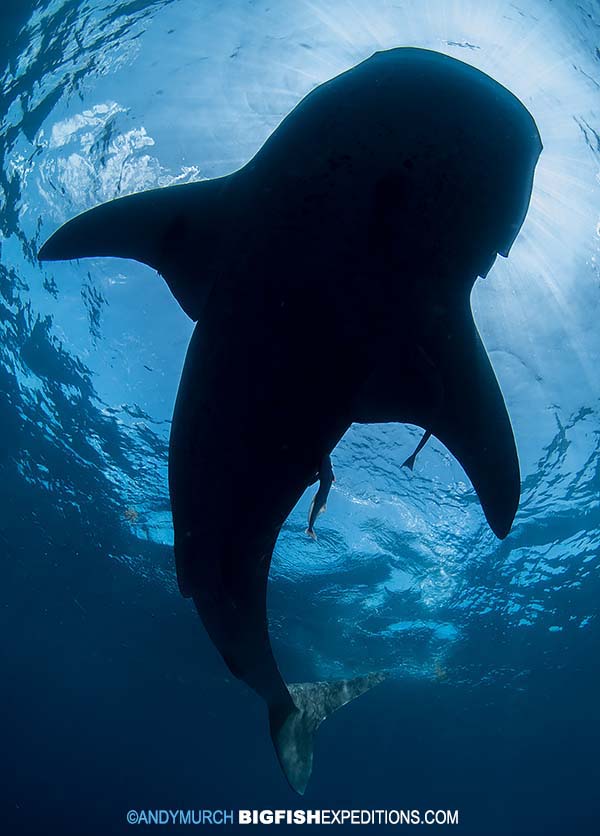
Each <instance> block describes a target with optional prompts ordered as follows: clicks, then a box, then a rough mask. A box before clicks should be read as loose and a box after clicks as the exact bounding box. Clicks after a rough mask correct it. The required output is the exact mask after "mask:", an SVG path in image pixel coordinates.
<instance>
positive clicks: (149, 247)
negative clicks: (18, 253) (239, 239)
mask: <svg viewBox="0 0 600 836" xmlns="http://www.w3.org/2000/svg"><path fill="white" fill-rule="evenodd" d="M226 180H227V178H220V179H218V180H205V181H200V182H197V183H189V184H185V185H180V186H169V187H167V188H162V189H153V190H151V191H146V192H140V193H139V194H133V195H129V196H128V197H120V198H117V199H116V200H111V201H109V202H108V203H103V204H101V205H100V206H96V207H95V208H94V209H89V210H88V211H87V212H83V214H81V215H78V216H77V217H75V218H73V219H72V220H70V221H67V223H65V224H63V226H61V227H60V229H58V230H57V231H56V232H55V233H54V234H53V235H52V236H51V237H50V238H49V239H48V240H47V241H46V243H45V244H44V245H43V246H42V248H41V249H40V251H39V253H38V258H39V259H40V261H65V260H71V259H76V258H90V257H95V256H116V257H118V258H131V259H135V260H136V261H141V262H143V263H144V264H148V265H149V266H150V267H153V268H154V269H155V270H158V272H159V273H161V275H163V276H164V278H165V280H166V282H167V284H168V285H169V288H170V290H171V292H172V293H173V295H174V296H175V298H176V299H177V301H178V302H179V304H180V305H181V307H182V308H183V310H184V311H185V312H186V313H187V314H188V316H189V317H190V318H191V319H194V320H196V319H198V317H199V316H200V314H201V312H202V308H203V305H204V303H205V301H206V298H207V297H208V294H209V292H210V288H211V287H212V281H213V276H214V270H213V269H211V267H212V263H213V261H214V260H215V259H216V257H217V253H218V242H219V238H220V228H221V226H222V225H223V224H222V220H223V217H222V216H223V208H222V206H223V201H222V200H221V192H222V190H223V186H224V181H226ZM200 265H201V266H200Z"/></svg>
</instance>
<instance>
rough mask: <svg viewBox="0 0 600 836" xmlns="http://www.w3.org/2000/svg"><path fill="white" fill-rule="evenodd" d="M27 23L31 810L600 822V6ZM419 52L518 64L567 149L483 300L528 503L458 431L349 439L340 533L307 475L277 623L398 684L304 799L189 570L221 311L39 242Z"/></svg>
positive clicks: (16, 259) (8, 266)
mask: <svg viewBox="0 0 600 836" xmlns="http://www.w3.org/2000/svg"><path fill="white" fill-rule="evenodd" d="M0 24H2V38H1V39H0V41H1V43H0V55H1V57H2V64H1V66H0V72H1V73H2V77H1V86H2V95H3V98H2V99H0V118H1V123H0V155H1V157H2V160H1V166H0V224H1V228H0V236H1V237H0V243H1V253H0V332H1V334H2V339H1V341H0V352H1V363H0V431H1V434H0V468H1V473H0V553H1V556H2V580H1V583H0V635H1V636H2V642H1V653H2V656H1V662H2V687H1V688H0V712H1V716H2V727H3V732H2V752H3V757H2V759H1V767H0V770H1V772H0V802H1V804H0V829H1V832H2V833H7V834H21V833H57V834H83V833H85V834H92V835H93V836H95V834H108V833H121V832H124V833H131V832H132V827H131V826H128V825H127V824H126V821H125V816H126V813H127V811H128V810H130V809H144V808H146V809H147V808H151V809H155V808H169V807H170V808H178V807H181V808H184V809H188V808H195V809H198V808H213V809H214V808H219V807H225V808H228V809H237V808H240V807H241V808H245V807H251V808H261V807H264V808H274V807H284V808H290V807H291V808H293V807H309V808H319V807H321V808H323V807H324V808H335V807H356V808H372V807H375V808H387V809H390V808H401V809H417V808H420V809H422V810H425V809H428V808H431V809H438V808H439V809H451V810H454V809H459V811H460V825H459V826H458V827H453V828H448V830H450V831H452V832H455V833H468V834H490V836H496V834H538V833H539V834H542V833H543V834H549V836H554V834H556V835H557V836H558V834H560V836H564V835H565V834H569V836H580V834H581V836H583V835H584V834H593V833H595V832H597V830H598V827H599V822H600V791H599V789H598V788H599V786H600V769H599V768H598V762H597V761H598V755H599V752H600V721H599V710H598V706H599V700H598V692H599V688H600V667H599V661H598V656H599V652H598V649H599V641H600V620H599V618H598V613H599V601H600V573H599V569H600V555H599V551H600V549H599V546H600V533H599V525H600V506H599V496H598V488H599V469H600V441H599V438H600V426H599V422H598V414H599V405H600V404H599V399H600V381H599V376H598V365H599V363H600V335H599V331H598V321H599V314H600V310H599V308H600V305H599V289H600V269H599V267H600V261H599V258H600V180H599V171H600V110H599V108H598V101H599V96H598V94H599V90H600V52H598V47H597V44H598V32H599V31H600V9H599V7H598V4H597V3H596V2H593V0H581V2H579V3H578V4H575V3H572V2H570V0H555V2H550V0H530V2H527V0H523V2H518V0H517V2H514V3H512V2H505V0H494V2H485V3H482V2H478V0H456V1H455V2H453V3H450V2H446V0H429V1H428V2H424V1H423V0H406V2H402V1H401V0H398V2H397V3H396V4H393V3H391V2H385V1H384V0H353V2H352V0H328V2H326V0H311V2H309V0H271V2H269V0H249V2H242V0H221V2H215V0H171V1H170V2H169V1H168V0H154V2H150V0H130V2H120V3H119V2H112V3H109V2H108V0H104V2H100V0H51V1H50V2H47V1H46V0H44V2H40V3H37V4H35V3H30V4H28V3H27V2H22V3H7V4H5V5H3V7H2V10H0ZM398 45H416V46H423V47H428V48H432V49H437V50H439V51H442V52H446V53H448V54H450V55H453V56H455V57H458V58H461V59H462V60H465V61H468V62H470V63H473V64H474V65H476V66H478V67H480V68H481V69H483V70H484V71H486V72H488V73H489V74H491V75H492V76H494V77H495V78H496V79H497V80H498V81H500V82H501V83H503V84H505V85H506V86H508V87H509V88H510V89H511V90H512V91H513V92H514V93H516V94H517V95H518V96H519V97H520V98H521V99H522V100H523V102H524V103H525V104H526V106H527V107H528V108H529V109H530V110H531V112H532V114H533V115H534V117H535V118H536V121H537V123H538V125H539V128H540V132H541V135H542V137H543V140H544V146H545V147H544V152H543V155H542V158H541V160H540V163H539V166H538V171H537V174H536V181H535V187H534V195H533V200H532V205H531V209H530V213H529V216H528V218H527V220H526V223H525V226H524V227H523V230H522V233H521V235H520V237H519V239H518V241H517V243H516V244H515V246H514V248H513V251H512V253H511V257H510V259H509V260H508V261H504V260H502V259H499V260H498V262H497V264H496V266H495V267H494V269H493V270H492V272H491V273H490V275H489V277H488V278H487V279H486V280H485V281H480V282H478V283H477V285H476V288H475V291H474V295H473V307H474V311H475V315H476V319H477V322H478V325H479V327H480V330H481V332H482V335H483V338H484V341H485V344H486V346H487V348H488V350H489V352H490V355H491V357H492V361H493V363H494V367H495V369H496V372H497V374H498V377H499V379H500V383H501V385H502V389H503V391H504V393H505V397H506V401H507V405H508V408H509V411H510V414H511V417H512V420H513V424H514V429H515V434H516V437H517V443H518V446H519V452H520V457H521V464H522V471H523V498H522V502H521V507H520V510H519V513H518V515H517V518H516V521H515V526H514V528H513V531H512V533H511V535H510V536H509V537H508V539H507V540H506V541H504V542H502V543H500V542H499V541H497V540H496V539H495V538H494V536H493V535H492V534H491V532H490V531H489V529H488V528H487V527H486V524H485V521H484V518H483V515H482V512H481V510H480V508H479V505H478V503H477V501H476V497H475V495H474V492H473V491H472V489H471V488H470V486H469V484H468V483H467V481H466V479H465V476H464V474H463V473H462V471H461V469H460V467H459V466H458V464H456V462H454V461H453V460H452V459H451V457H450V456H449V454H448V453H447V452H446V451H445V450H444V449H443V447H442V446H441V445H439V444H437V443H435V442H434V443H431V444H429V445H428V446H427V448H426V449H425V450H424V451H423V453H422V454H421V456H420V457H419V460H418V462H417V466H416V469H415V473H414V474H410V473H409V472H408V471H406V470H405V469H402V468H401V463H402V461H403V460H404V458H405V457H406V456H407V455H408V453H409V452H410V451H411V450H412V446H413V445H414V443H415V441H416V439H417V438H418V435H419V433H418V431H417V430H416V429H415V428H412V427H402V426H393V425H387V426H369V427H358V426H357V427H352V428H351V430H350V431H349V432H348V434H347V435H346V437H345V438H344V439H343V441H342V442H341V444H340V446H339V447H338V449H337V450H336V452H335V454H334V466H335V470H336V476H337V482H336V484H335V486H334V488H333V491H332V494H331V497H330V501H329V506H328V512H327V514H326V515H325V516H324V517H321V518H320V519H319V524H318V533H319V540H318V542H317V543H313V542H311V541H309V540H308V538H305V537H304V535H303V530H304V526H305V519H306V513H307V508H308V504H309V501H310V495H309V494H308V493H307V495H306V496H305V497H303V499H302V500H301V502H300V503H299V505H298V507H297V508H296V509H295V510H294V512H293V513H292V515H291V517H290V519H289V520H288V523H287V524H286V526H285V529H284V531H283V533H282V535H281V538H280V540H279V543H278V545H277V549H276V553H275V557H274V561H273V568H272V571H271V583H270V602H269V615H270V621H271V633H272V637H273V643H274V647H275V652H276V655H277V658H278V660H279V662H280V665H281V668H282V671H283V673H284V675H285V677H286V679H287V680H288V681H302V680H314V679H323V678H328V677H337V676H351V675H356V674H359V673H364V672H366V671H369V670H374V669H375V670H377V669H381V670H383V669H385V670H389V671H391V676H390V679H389V680H388V681H387V682H386V683H385V684H384V685H382V686H380V687H379V688H378V689H376V690H374V691H373V692H371V693H370V694H369V695H368V696H365V697H363V698H362V699H361V700H358V701H357V702H356V703H355V704H353V705H352V706H350V707H347V708H345V709H344V710H343V711H340V712H339V713H338V714H336V715H334V717H332V718H331V719H330V720H328V721H327V723H326V724H324V726H323V727H322V728H321V730H320V731H319V736H318V741H317V749H316V759H315V769H314V774H313V778H312V781H311V784H310V786H309V789H308V792H307V795H306V797H305V798H304V799H299V798H297V797H296V796H294V795H293V794H292V793H291V792H290V791H289V790H288V788H287V786H286V784H285V781H284V779H283V778H282V776H281V773H280V771H279V768H278V766H277V763H276V760H275V757H274V755H273V753H272V751H271V744H270V741H269V738H268V732H267V724H266V717H265V716H264V708H263V706H262V704H260V703H259V701H258V700H257V699H256V698H255V697H254V695H253V694H251V693H250V692H248V691H247V690H245V688H244V686H243V685H241V684H240V683H239V682H237V681H235V680H232V679H231V677H230V676H229V674H228V673H227V672H226V669H225V667H224V665H223V663H222V662H221V660H220V658H219V657H218V655H217V653H216V651H215V650H214V648H213V647H212V646H211V644H210V642H209V641H208V639H207V638H206V636H205V635H204V632H203V630H202V628H201V626H200V623H199V621H198V619H197V617H196V616H195V614H194V612H193V611H192V609H191V607H190V605H189V602H186V601H184V600H183V599H181V598H180V596H179V594H178V592H177V588H176V583H175V575H174V568H173V561H172V531H171V523H170V511H169V501H168V493H167V483H166V450H167V441H168V433H169V421H170V416H171V411H172V407H173V402H174V397H175V393H176V388H177V382H178V378H179V372H180V370H181V366H182V363H183V357H184V352H185V348H186V345H187V340H188V337H189V335H190V333H191V324H190V322H189V321H188V320H187V319H186V317H185V315H184V314H183V313H182V312H181V311H180V310H179V308H178V306H177V304H176V302H175V301H174V300H173V299H171V297H170V295H169V293H168V290H167V289H166V286H163V284H162V282H161V280H160V279H159V278H157V276H156V275H155V274H154V273H153V272H152V271H151V270H149V269H148V268H144V267H142V266H140V265H138V264H135V263H133V262H124V261H117V260H97V261H96V260H91V261H85V262H80V263H73V264H56V265H51V266H45V267H43V268H42V267H40V266H39V264H38V263H37V261H36V259H35V253H36V251H37V249H38V247H39V245H40V244H41V243H42V242H43V241H44V240H45V238H46V237H47V236H48V235H49V234H50V233H51V232H53V231H54V229H56V227H57V226H58V225H59V224H60V223H62V222H63V221H65V220H67V219H68V218H70V217H72V216H73V215H74V214H76V213H78V212H80V211H82V210H83V209H85V208H88V207H90V206H93V205H95V204H96V203H99V202H101V201H104V200H107V199H110V198H112V197H115V196H117V195H122V194H126V193H129V192H133V191H138V190H140V189H144V188H149V187H153V186H156V185H166V184H170V183H174V182H185V181H186V180H193V179H198V178H201V177H214V176H218V175H221V174H226V173H228V172H230V171H233V170H235V169H236V168H238V167H239V166H240V165H242V164H243V163H244V162H246V161H247V160H248V159H249V158H250V157H251V156H252V154H253V153H254V152H255V151H256V150H257V149H258V147H260V145H261V143H262V142H263V141H264V140H265V138H266V137H267V136H268V135H269V134H270V132H271V131H272V130H273V129H274V128H275V127H276V125H277V124H278V123H279V121H280V120H281V119H282V118H283V116H284V115H285V114H286V113H287V112H289V110H290V109H291V108H292V107H293V106H294V105H295V104H296V103H297V102H298V101H299V99H300V98H301V97H302V96H303V95H304V94H305V93H306V92H308V91H309V90H310V89H312V88H313V87H314V86H315V85H317V84H319V83H321V82H322V81H324V80H326V79H328V78H330V77H332V76H334V75H336V74H337V73H339V72H341V71H342V70H344V69H346V68H348V67H350V66H352V65H353V64H356V63H357V62H358V61H360V60H362V59H363V58H365V57H367V56H368V55H370V54H371V53H372V52H373V51H375V50H377V49H383V48H387V47H392V46H398ZM310 339H311V335H310V333H307V340H310ZM163 829H167V830H169V829H170V828H168V827H164V828H163ZM172 829H175V828H172ZM443 829H444V828H442V830H443ZM365 830H366V831H368V830H369V828H363V831H365ZM434 830H435V828H434ZM133 831H135V828H133ZM181 831H182V832H188V831H189V828H183V827H182V828H181ZM359 832H360V831H359Z"/></svg>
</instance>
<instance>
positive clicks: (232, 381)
mask: <svg viewBox="0 0 600 836" xmlns="http://www.w3.org/2000/svg"><path fill="white" fill-rule="evenodd" d="M541 149H542V144H541V141H540V137H539V133H538V130H537V128H536V125H535V122H534V120H533V118H532V117H531V115H530V114H529V113H528V111H527V110H526V109H525V107H524V106H523V104H521V102H520V101H519V100H518V99H516V98H515V97H514V96H513V95H512V94H511V93H510V92H509V91H508V90H506V89H505V88H503V87H502V86H500V85H499V84H498V83H497V82H495V81H494V80H492V79H491V78H489V77H488V76H486V75H484V74H483V73H482V72H480V71H478V70H476V69H474V68H473V67H471V66H468V65H466V64H464V63H462V62H459V61H456V60H454V59H452V58H449V57H447V56H444V55H441V54H438V53H435V52H431V51H427V50H421V49H413V48H398V49H392V50H389V51H386V52H379V53H376V54H375V55H373V56H372V57H371V58H369V59H368V60H366V61H364V62H363V63H361V64H359V65H358V66H356V67H354V68H353V69H350V70H349V71H348V72H345V73H342V74H341V75H339V76H338V77H336V78H334V79H333V80H331V81H329V82H327V83H325V84H322V85H321V86H319V87H317V88H316V89H314V90H313V91H312V92H311V93H309V94H308V95H307V96H306V97H305V98H304V99H303V100H302V101H301V102H300V103H299V104H298V106H297V107H296V108H295V109H294V110H293V111H292V112H291V113H290V114H289V115H288V116H287V117H286V118H285V119H284V120H283V122H282V123H281V124H280V125H279V127H278V128H277V129H276V130H275V131H274V133H273V134H272V135H271V136H270V137H269V139H268V140H267V141H266V142H265V144H264V145H263V146H262V148H261V149H260V150H259V151H258V153H257V154H256V156H255V157H254V158H253V159H252V160H250V162H248V163H247V164H246V165H245V166H243V168H241V169H240V170H238V171H235V172H234V173H233V174H230V175H228V176H226V177H221V178H218V179H215V180H209V181H201V182H195V183H191V184H187V185H179V186H172V187H168V188H162V189H156V190H153V191H146V192H142V193H141V194H136V195H131V196H129V197H123V198H119V199H117V200H113V201H110V202H109V203H105V204H103V205H101V206H99V207H97V208H95V209H92V210H90V211H88V212H85V213H84V214H82V215H80V216H79V217H76V218H74V219H73V220H71V221H69V222H68V223H66V224H65V225H64V226H62V227H61V228H60V229H59V230H58V231H57V232H56V233H55V234H54V235H53V236H52V237H51V238H50V239H49V240H48V241H47V242H46V243H45V244H44V246H43V247H42V249H41V251H40V253H39V258H40V259H41V260H58V259H79V258H85V257H89V256H118V257H120V258H131V259H136V260H138V261H141V262H144V263H146V264H148V265H150V266H151V267H153V268H154V269H155V270H157V271H158V272H159V273H160V274H161V275H162V276H163V277H164V278H165V280H166V282H167V283H168V285H169V287H170V289H171V291H172V293H173V295H174V296H175V298H176V299H177V301H178V302H179V304H180V305H181V307H182V308H183V310H184V311H185V312H186V313H187V314H188V315H189V316H190V317H191V318H192V319H193V320H197V322H198V324H197V326H196V328H195V330H194V333H193V336H192V338H191V342H190V345H189V349H188V352H187V357H186V361H185V367H184V370H183V374H182V378H181V382H180V386H179V391H178V395H177V401H176V405H175V411H174V418H173V425H172V430H171V439H170V449H169V487H170V495H171V504H172V511H173V525H174V536H175V559H176V566H177V576H178V581H179V585H180V589H181V592H182V594H183V595H184V596H188V597H192V598H193V600H194V603H195V605H196V608H197V610H198V613H199V615H200V617H201V619H202V621H203V623H204V625H205V628H206V630H207V631H208V633H209V635H210V637H211V639H212V641H213V642H214V644H215V645H216V647H217V648H218V650H219V652H220V653H221V655H222V657H223V659H224V660H225V662H226V664H227V666H228V667H229V669H230V671H231V672H232V673H233V674H234V675H235V676H236V677H239V678H240V679H242V680H243V681H244V682H245V683H247V684H248V685H249V686H250V688H252V689H253V690H254V691H255V692H256V693H257V694H259V695H260V696H261V697H262V698H263V700H264V701H265V702H266V704H267V706H268V709H269V720H270V729H271V736H272V739H273V742H274V745H275V749H276V752H277V755H278V757H279V761H280V764H281V766H282V768H283V771H284V773H285V775H286V777H287V779H288V781H289V783H290V785H291V786H292V787H293V788H294V789H295V790H296V791H297V792H299V793H303V792H304V790H305V788H306V785H307V782H308V779H309V777H310V773H311V769H312V759H313V738H314V733H315V731H316V729H317V727H318V725H319V724H320V722H321V721H322V720H323V719H324V718H325V717H326V716H327V715H329V714H330V713H331V712H332V711H334V710H335V709H336V708H338V707H339V706H341V705H344V704H345V703H347V702H349V701H350V700H351V699H353V698H354V697H356V696H358V695H359V694H361V693H364V692H365V691H366V690H368V689H369V688H370V687H372V686H373V685H374V684H376V683H377V682H379V681H381V680H382V679H383V678H384V674H381V673H371V674H368V675H366V676H361V677H357V678H356V679H352V680H347V681H336V682H317V683H302V684H296V685H289V686H288V685H286V684H285V682H284V680H283V678H282V676H281V674H280V672H279V669H278V667H277V663H276V661H275V658H274V656H273V652H272V649H271V644H270V640H269V632H268V625H267V609H266V592H267V580H268V574H269V566H270V562H271V555H272V552H273V548H274V546H275V542H276V540H277V537H278V534H279V531H280V529H281V527H282V525H283V523H284V522H285V520H286V518H287V516H288V514H289V513H290V511H291V509H292V508H293V507H294V505H295V504H296V502H297V501H298V499H299V498H300V496H301V495H302V493H303V492H304V490H305V489H306V487H307V486H308V485H309V484H311V483H312V482H314V480H315V473H316V472H317V471H318V469H319V464H320V462H321V461H322V460H323V459H324V457H325V456H327V455H328V454H329V453H331V451H332V450H333V448H334V447H335V445H336V444H337V442H338V441H339V440H340V438H341V437H342V436H343V435H344V433H345V431H346V430H347V429H348V427H349V426H350V425H351V424H352V423H353V422H360V423H371V422H387V421H397V422H407V423H412V424H416V425H419V426H421V427H423V429H425V430H426V431H427V432H430V433H432V434H433V435H434V436H435V437H436V438H438V439H439V440H440V441H441V442H442V443H443V444H444V445H445V446H446V447H447V449H448V450H449V451H450V452H451V453H452V454H453V455H454V456H455V457H456V459H457V460H458V461H459V462H460V464H461V465H462V467H463V468H464V470H465V473H466V474H467V476H468V478H469V479H470V481H471V483H472V485H473V487H474V488H475V491H476V492H477V495H478V497H479V500H480V502H481V506H482V508H483V512H484V514H485V516H486V518H487V521H488V523H489V525H490V527H491V528H492V530H493V531H494V533H495V534H496V535H497V536H498V537H499V538H503V537H505V536H506V535H507V534H508V532H509V530H510V528H511V525H512V521H513V518H514V515H515V513H516V510H517V506H518V502H519V495H520V476H519V463H518V458H517V451H516V446H515V441H514V437H513V432H512V429H511V424H510V420H509V417H508V413H507V410H506V407H505V404H504V400H503V397H502V393H501V391H500V388H499V386H498V383H497V381H496V378H495V376H494V372H493V370H492V367H491V365H490V361H489V359H488V356H487V354H486V351H485V349H484V347H483V344H482V341H481V339H480V337H479V334H478V332H477V329H476V327H475V323H474V321H473V316H472V313H471V307H470V293H471V289H472V287H473V284H474V282H475V280H476V279H477V277H478V276H482V277H483V276H485V275H486V274H487V273H488V271H489V270H490V268H491V266H492V264H493V262H494V260H495V258H496V256H497V254H498V253H499V254H501V255H503V256H507V255H508V252H509V249H510V247H511V245H512V243H513V241H514V239H515V237H516V235H517V233H518V231H519V229H520V227H521V225H522V223H523V220H524V218H525V214H526V212H527V208H528V205H529V199H530V195H531V189H532V182H533V174H534V168H535V165H536V162H537V159H538V157H539V154H540V151H541ZM299 548H300V544H299Z"/></svg>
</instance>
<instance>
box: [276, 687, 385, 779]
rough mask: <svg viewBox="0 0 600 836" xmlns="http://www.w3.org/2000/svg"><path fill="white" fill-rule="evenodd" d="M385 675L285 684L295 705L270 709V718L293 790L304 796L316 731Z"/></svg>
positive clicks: (283, 765) (310, 768) (278, 755)
mask: <svg viewBox="0 0 600 836" xmlns="http://www.w3.org/2000/svg"><path fill="white" fill-rule="evenodd" d="M385 678H386V676H385V674H382V673H370V674H367V675H366V676H357V677H356V678H355V679H339V680H334V681H332V682H303V683H295V684H293V685H289V686H288V691H289V692H290V695H291V697H292V699H293V701H294V705H295V706H296V708H295V709H293V710H292V711H289V710H284V711H283V712H280V711H278V710H277V708H276V707H275V708H272V709H271V711H270V715H269V721H270V726H271V739H272V741H273V745H274V746H275V751H276V752H277V757H278V759H279V763H280V764H281V768H282V769H283V772H284V774H285V777H286V778H287V780H288V782H289V785H290V786H291V788H292V789H293V790H295V791H296V792H297V793H299V794H300V795H304V791H305V789H306V785H307V784H308V780H309V778H310V775H311V772H312V763H313V745H314V737H315V732H316V730H317V729H318V728H319V726H320V725H321V723H322V722H323V720H325V718H326V717H329V715H330V714H333V712H334V711H336V710H337V709H338V708H341V707H342V706H343V705H346V704H347V703H349V702H352V700H354V699H356V697H360V696H361V694H365V693H366V692H367V691H369V690H370V689H371V688H373V687H374V686H375V685H378V684H379V683H380V682H383V681H384V679H385Z"/></svg>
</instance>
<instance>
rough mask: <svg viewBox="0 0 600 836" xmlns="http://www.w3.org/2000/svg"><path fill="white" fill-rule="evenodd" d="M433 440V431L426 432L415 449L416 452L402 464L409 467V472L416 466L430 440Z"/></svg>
mask: <svg viewBox="0 0 600 836" xmlns="http://www.w3.org/2000/svg"><path fill="white" fill-rule="evenodd" d="M430 438H431V430H425V432H424V434H423V437H422V438H421V440H420V441H419V443H418V444H417V446H416V447H415V449H414V451H413V452H412V453H411V454H410V456H409V457H408V458H407V459H406V460H405V461H403V462H402V467H407V468H408V469H409V470H412V469H413V468H414V466H415V461H416V460H417V456H418V455H419V453H420V452H421V450H422V449H423V447H425V445H426V444H427V442H428V441H429V439H430Z"/></svg>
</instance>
